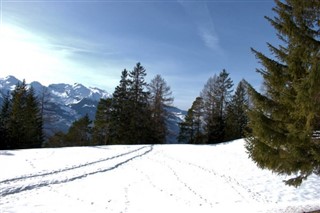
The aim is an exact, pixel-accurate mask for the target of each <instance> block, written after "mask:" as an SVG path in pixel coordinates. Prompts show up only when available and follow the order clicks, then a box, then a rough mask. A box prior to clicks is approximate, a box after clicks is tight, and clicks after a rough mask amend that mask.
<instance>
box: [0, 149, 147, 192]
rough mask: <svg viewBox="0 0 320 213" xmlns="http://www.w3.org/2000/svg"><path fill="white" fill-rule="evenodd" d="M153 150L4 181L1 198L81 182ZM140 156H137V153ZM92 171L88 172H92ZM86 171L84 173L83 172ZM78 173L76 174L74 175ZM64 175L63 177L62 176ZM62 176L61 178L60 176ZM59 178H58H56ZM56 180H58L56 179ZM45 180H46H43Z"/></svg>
mask: <svg viewBox="0 0 320 213" xmlns="http://www.w3.org/2000/svg"><path fill="white" fill-rule="evenodd" d="M143 149H147V150H146V151H144V152H142V153H139V151H141V150H143ZM152 150H153V146H152V145H151V146H143V147H141V148H139V149H136V150H132V151H130V152H126V153H123V154H120V155H117V156H113V157H109V158H106V159H103V160H98V161H94V162H90V163H87V164H82V165H79V166H75V167H72V168H66V169H62V170H58V171H54V172H49V173H44V174H43V175H40V174H36V175H30V176H26V177H20V178H13V179H10V180H6V181H2V182H1V188H0V196H3V197H4V196H8V195H12V194H16V193H20V192H23V191H28V190H33V189H38V188H41V187H45V186H49V185H54V184H62V183H67V182H71V181H74V180H79V179H82V178H86V177H88V176H91V175H95V174H98V173H103V172H107V171H111V170H114V169H117V168H118V167H120V166H122V165H124V164H126V163H128V162H130V161H132V160H134V159H136V158H139V157H142V156H144V155H146V154H148V153H150V152H151V151H152ZM137 152H138V153H139V154H135V153H137ZM130 154H134V155H133V156H130V157H129V158H125V159H122V160H121V161H118V162H113V164H111V165H108V166H107V168H104V169H103V167H94V166H97V165H96V164H98V163H109V162H110V161H111V160H117V159H118V158H122V157H125V156H127V155H130ZM102 166H103V165H102ZM90 167H93V168H91V171H88V170H90ZM78 170H81V171H79V172H80V173H79V174H77V173H76V172H75V171H78ZM82 170H84V171H82ZM74 173H76V174H74ZM62 174H63V175H62ZM59 175H60V176H59ZM56 176H57V177H56ZM54 178H56V179H54ZM43 179H45V180H43Z"/></svg>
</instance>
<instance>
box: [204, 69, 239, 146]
mask: <svg viewBox="0 0 320 213" xmlns="http://www.w3.org/2000/svg"><path fill="white" fill-rule="evenodd" d="M232 87H233V82H232V80H231V78H230V77H229V73H228V72H227V71H226V70H222V71H221V72H220V73H219V76H217V75H214V76H213V77H210V78H209V79H208V81H207V83H206V84H205V86H204V88H203V90H202V92H201V97H202V99H203V102H204V113H205V116H204V120H205V122H206V124H205V130H206V136H207V143H220V142H223V141H225V131H226V106H227V104H228V103H229V101H230V98H231V93H232Z"/></svg>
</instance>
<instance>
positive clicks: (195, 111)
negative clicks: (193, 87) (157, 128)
mask: <svg viewBox="0 0 320 213" xmlns="http://www.w3.org/2000/svg"><path fill="white" fill-rule="evenodd" d="M203 110H204V108H203V101H202V98H201V97H197V98H196V100H195V101H194V102H193V103H192V106H191V108H190V109H189V110H188V113H187V115H186V117H185V119H184V121H183V122H181V123H180V124H179V127H180V132H179V136H178V141H179V142H180V143H191V144H202V143H204V133H203V113H204V111H203Z"/></svg>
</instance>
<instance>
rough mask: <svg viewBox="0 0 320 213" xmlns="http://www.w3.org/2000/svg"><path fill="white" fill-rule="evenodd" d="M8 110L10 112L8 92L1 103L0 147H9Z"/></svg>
mask: <svg viewBox="0 0 320 213" xmlns="http://www.w3.org/2000/svg"><path fill="white" fill-rule="evenodd" d="M10 112H11V102H10V94H9V92H8V94H7V95H6V96H4V101H3V103H2V107H1V112H0V149H9V148H10V132H9V131H10V128H9V124H10V123H9V121H10Z"/></svg>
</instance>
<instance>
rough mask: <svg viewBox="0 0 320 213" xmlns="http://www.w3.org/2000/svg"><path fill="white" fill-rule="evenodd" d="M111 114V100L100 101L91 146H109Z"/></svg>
mask: <svg viewBox="0 0 320 213" xmlns="http://www.w3.org/2000/svg"><path fill="white" fill-rule="evenodd" d="M111 113H112V99H111V98H108V99H100V101H99V103H98V107H97V112H96V116H95V120H94V127H93V130H92V131H93V134H92V144H94V145H107V144H110V141H111V138H110V123H111Z"/></svg>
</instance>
